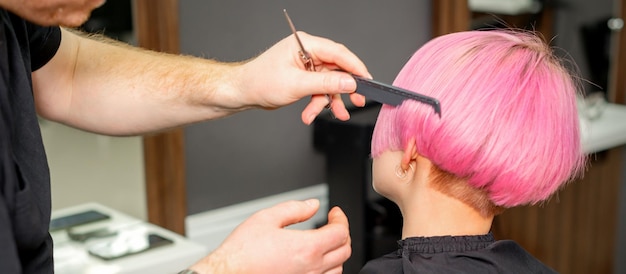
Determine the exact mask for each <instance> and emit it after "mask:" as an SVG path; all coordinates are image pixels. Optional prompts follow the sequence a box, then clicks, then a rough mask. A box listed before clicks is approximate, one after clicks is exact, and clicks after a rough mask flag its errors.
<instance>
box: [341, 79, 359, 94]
mask: <svg viewBox="0 0 626 274" xmlns="http://www.w3.org/2000/svg"><path fill="white" fill-rule="evenodd" d="M340 85H341V90H343V91H354V90H355V89H356V82H355V81H354V78H352V77H350V76H342V77H341V81H340Z"/></svg>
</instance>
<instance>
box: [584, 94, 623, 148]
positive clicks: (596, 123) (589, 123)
mask: <svg viewBox="0 0 626 274" xmlns="http://www.w3.org/2000/svg"><path fill="white" fill-rule="evenodd" d="M581 131H582V139H583V140H582V141H583V150H584V151H585V152H586V153H593V152H598V151H602V150H606V149H610V148H613V147H617V146H620V145H623V144H626V106H625V105H618V104H607V105H606V107H605V109H604V111H603V113H602V115H601V116H600V117H598V118H596V119H593V120H587V119H581Z"/></svg>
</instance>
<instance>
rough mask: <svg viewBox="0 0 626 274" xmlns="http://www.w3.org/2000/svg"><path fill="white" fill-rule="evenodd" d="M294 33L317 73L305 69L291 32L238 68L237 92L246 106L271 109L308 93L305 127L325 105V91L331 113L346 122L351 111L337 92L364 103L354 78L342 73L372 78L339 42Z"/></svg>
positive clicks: (358, 102)
mask: <svg viewBox="0 0 626 274" xmlns="http://www.w3.org/2000/svg"><path fill="white" fill-rule="evenodd" d="M298 36H299V37H300V39H301V41H302V44H303V45H304V47H305V49H306V50H307V51H308V52H309V53H310V54H311V57H312V59H313V60H314V64H315V68H316V71H315V72H309V71H306V70H305V68H304V64H303V63H302V60H301V59H300V55H299V53H298V51H299V50H300V49H299V47H298V43H297V41H296V38H295V37H294V36H293V35H290V36H288V37H286V38H284V39H283V40H281V41H280V42H278V43H277V44H275V45H274V46H273V47H271V48H270V49H268V50H267V51H265V52H264V53H263V54H261V55H260V56H258V57H257V58H255V59H253V60H251V61H250V62H247V63H245V64H244V65H243V66H242V67H241V69H242V70H241V71H242V73H241V74H240V75H239V77H237V79H239V80H241V81H240V83H239V85H240V90H242V91H246V93H245V94H244V97H247V98H245V99H244V100H247V103H248V104H250V105H258V106H260V107H263V108H267V109H272V108H276V107H281V106H284V105H288V104H291V103H294V102H295V101H297V100H299V99H301V98H304V97H308V96H309V95H313V96H312V97H311V102H310V103H309V104H308V105H307V107H306V108H305V109H304V110H303V111H302V121H303V122H304V123H305V124H307V125H308V124H311V123H312V122H313V120H314V119H315V117H317V115H318V114H319V113H320V112H321V111H322V110H323V109H324V107H325V106H326V105H327V104H328V99H327V98H326V96H325V94H330V95H331V97H332V98H333V100H332V101H333V102H332V104H331V106H332V111H333V114H334V115H335V117H336V118H337V119H339V120H343V121H345V120H348V119H349V118H350V114H349V113H348V111H347V110H346V107H345V105H344V103H343V101H342V100H341V96H340V94H341V93H350V100H351V101H352V103H353V104H354V105H355V106H363V105H365V98H364V97H363V96H361V95H359V94H356V93H354V91H355V90H356V82H355V81H354V79H353V78H352V77H351V76H350V74H348V73H346V72H350V73H352V74H355V75H359V76H364V77H368V78H371V75H370V74H369V72H368V71H367V68H366V67H365V65H364V64H363V62H362V61H361V60H360V59H359V58H358V57H357V56H356V55H354V53H352V52H351V51H350V50H349V49H348V48H346V47H345V46H344V45H342V44H339V43H336V42H334V41H331V40H328V39H325V38H321V37H316V36H312V35H309V34H307V33H304V32H298ZM336 70H343V71H346V72H339V71H336Z"/></svg>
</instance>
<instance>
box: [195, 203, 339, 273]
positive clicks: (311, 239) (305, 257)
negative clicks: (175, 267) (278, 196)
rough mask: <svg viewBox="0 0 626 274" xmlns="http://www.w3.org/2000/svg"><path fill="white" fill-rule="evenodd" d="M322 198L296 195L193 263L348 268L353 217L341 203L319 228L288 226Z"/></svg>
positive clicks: (203, 269) (230, 267)
mask: <svg viewBox="0 0 626 274" xmlns="http://www.w3.org/2000/svg"><path fill="white" fill-rule="evenodd" d="M318 209H319V201H317V200H308V201H304V202H302V201H290V202H285V203H281V204H278V205H276V206H274V207H271V208H268V209H264V210H261V211H259V212H257V213H255V214H254V215H252V216H251V217H250V218H248V219H247V220H246V221H244V222H243V223H241V224H240V225H239V226H238V227H237V228H236V229H235V230H234V231H233V232H232V233H231V234H230V236H228V238H226V240H225V241H224V242H223V243H222V245H221V246H220V247H218V248H217V249H216V250H215V251H213V252H212V253H211V254H210V255H209V256H207V257H206V258H204V259H202V260H201V261H200V262H198V263H196V264H195V265H193V266H192V267H191V268H190V269H193V270H195V271H196V272H198V273H201V274H203V273H222V274H231V273H272V274H281V273H284V274H287V273H294V274H295V273H297V274H303V273H342V270H343V263H344V262H345V261H346V260H347V259H348V258H349V257H350V254H351V252H352V249H351V247H350V234H349V229H348V219H347V217H346V215H345V214H344V213H343V211H341V209H339V208H338V207H335V208H333V209H332V210H331V211H330V212H329V213H328V224H327V225H325V226H323V227H321V228H319V229H314V230H295V229H286V228H285V227H286V226H288V225H291V224H295V223H299V222H303V221H305V220H308V219H309V218H311V217H312V216H313V215H315V212H317V210H318Z"/></svg>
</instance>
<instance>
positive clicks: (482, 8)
mask: <svg viewBox="0 0 626 274" xmlns="http://www.w3.org/2000/svg"><path fill="white" fill-rule="evenodd" d="M468 4H469V8H470V10H471V11H475V12H485V13H496V14H508V15H517V14H522V13H537V12H539V11H540V10H541V8H542V6H541V3H539V1H537V0H469V1H468Z"/></svg>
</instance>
